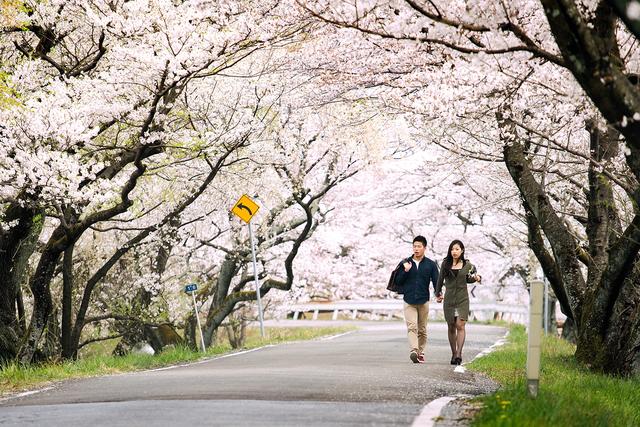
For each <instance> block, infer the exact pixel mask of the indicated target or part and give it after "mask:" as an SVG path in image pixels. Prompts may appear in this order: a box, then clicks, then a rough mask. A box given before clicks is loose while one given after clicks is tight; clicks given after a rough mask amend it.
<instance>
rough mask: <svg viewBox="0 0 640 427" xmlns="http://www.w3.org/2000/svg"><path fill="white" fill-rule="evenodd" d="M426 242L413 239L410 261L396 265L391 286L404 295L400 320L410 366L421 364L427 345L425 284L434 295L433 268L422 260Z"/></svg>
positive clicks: (434, 266) (425, 240)
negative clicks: (430, 287)
mask: <svg viewBox="0 0 640 427" xmlns="http://www.w3.org/2000/svg"><path fill="white" fill-rule="evenodd" d="M426 247H427V239H426V238H425V237H424V236H416V237H415V238H414V239H413V257H411V258H407V259H406V260H404V261H402V262H401V263H400V264H401V266H400V265H399V266H398V267H399V270H398V273H396V277H395V282H396V285H398V286H399V287H400V288H401V289H402V292H403V293H404V319H405V321H406V323H407V335H408V337H409V347H410V349H411V352H410V353H409V358H410V359H411V361H412V362H413V363H424V348H425V346H426V345H427V317H428V316H429V281H431V284H432V286H433V289H434V292H435V288H436V283H438V266H437V264H436V263H435V262H434V261H433V260H431V259H429V258H427V257H425V256H424V251H425V249H426Z"/></svg>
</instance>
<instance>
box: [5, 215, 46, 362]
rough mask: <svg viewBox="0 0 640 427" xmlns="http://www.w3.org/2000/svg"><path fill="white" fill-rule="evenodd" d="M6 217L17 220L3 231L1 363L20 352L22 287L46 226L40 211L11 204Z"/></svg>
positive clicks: (22, 319)
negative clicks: (30, 259)
mask: <svg viewBox="0 0 640 427" xmlns="http://www.w3.org/2000/svg"><path fill="white" fill-rule="evenodd" d="M4 220H5V221H14V220H17V221H18V222H17V224H16V225H15V226H14V227H12V228H10V229H9V230H7V231H3V232H0V363H1V362H2V361H3V360H5V361H6V360H10V359H13V358H14V357H15V356H16V355H17V352H18V349H19V341H20V336H21V335H22V334H24V333H25V327H24V324H25V320H24V315H25V313H24V305H23V304H22V296H21V292H20V286H21V283H22V280H23V279H24V276H25V273H26V270H27V267H28V264H27V263H28V261H29V257H30V256H31V254H33V251H34V250H35V247H36V243H37V241H38V236H39V235H40V232H41V230H42V225H43V217H42V215H41V214H40V213H39V212H38V211H35V210H29V209H24V208H21V207H19V206H10V207H9V208H8V209H7V210H6V211H5V215H4ZM16 311H17V315H16Z"/></svg>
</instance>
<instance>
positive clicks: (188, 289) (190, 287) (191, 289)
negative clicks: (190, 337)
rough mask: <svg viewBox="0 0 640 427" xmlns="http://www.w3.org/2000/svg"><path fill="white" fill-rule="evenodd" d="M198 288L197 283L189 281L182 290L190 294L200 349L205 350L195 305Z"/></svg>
mask: <svg viewBox="0 0 640 427" xmlns="http://www.w3.org/2000/svg"><path fill="white" fill-rule="evenodd" d="M197 289H198V285H196V284H195V283H191V284H190V285H187V286H185V287H184V291H185V292H186V293H188V294H191V297H192V298H193V312H194V314H195V316H196V322H197V323H198V330H199V331H200V345H201V346H202V351H203V352H204V351H206V349H205V347H204V335H203V334H202V326H200V316H199V315H198V306H197V305H196V290H197Z"/></svg>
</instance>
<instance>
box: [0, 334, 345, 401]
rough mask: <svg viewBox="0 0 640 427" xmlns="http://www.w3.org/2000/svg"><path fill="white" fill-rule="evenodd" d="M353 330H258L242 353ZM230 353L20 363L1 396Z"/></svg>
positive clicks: (0, 372)
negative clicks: (74, 380)
mask: <svg viewBox="0 0 640 427" xmlns="http://www.w3.org/2000/svg"><path fill="white" fill-rule="evenodd" d="M350 330H353V328H348V327H325V328H268V329H266V330H265V335H266V336H265V337H264V338H261V337H260V332H259V330H257V329H254V328H251V329H248V331H247V340H246V344H245V346H244V348H243V349H244V350H248V349H252V348H257V347H262V346H264V345H268V344H279V343H284V342H291V341H303V340H310V339H314V338H319V337H322V336H327V335H334V334H338V333H342V332H347V331H350ZM230 352H232V349H231V347H230V346H229V345H228V344H226V345H218V346H215V347H210V348H209V349H208V350H207V352H206V353H202V352H194V351H192V350H190V349H188V348H185V347H177V348H174V349H169V350H167V351H163V352H162V353H160V354H158V355H155V356H151V355H143V354H130V355H127V356H124V357H115V356H111V355H95V356H90V357H86V358H82V359H79V360H76V361H68V362H61V363H52V364H46V365H38V366H22V365H20V364H18V363H12V364H9V365H6V366H4V367H2V368H0V395H6V394H9V393H13V392H17V391H22V390H26V389H30V388H35V387H43V386H46V385H47V384H49V383H50V382H53V381H60V380H66V379H71V378H83V377H93V376H100V375H109V374H117V373H122V372H131V371H138V370H144V369H152V368H159V367H163V366H170V365H175V364H179V363H185V362H194V361H197V360H201V359H205V358H209V357H213V356H219V355H222V354H225V353H230Z"/></svg>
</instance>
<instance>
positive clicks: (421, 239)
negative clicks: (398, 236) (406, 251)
mask: <svg viewBox="0 0 640 427" xmlns="http://www.w3.org/2000/svg"><path fill="white" fill-rule="evenodd" d="M415 242H420V243H422V246H424V247H425V248H426V247H427V238H426V237H424V236H416V237H414V238H413V242H412V243H415Z"/></svg>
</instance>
